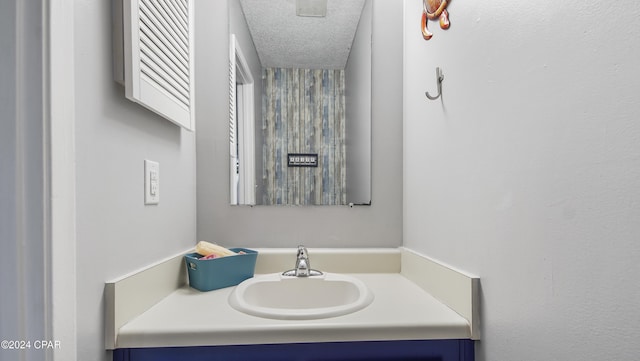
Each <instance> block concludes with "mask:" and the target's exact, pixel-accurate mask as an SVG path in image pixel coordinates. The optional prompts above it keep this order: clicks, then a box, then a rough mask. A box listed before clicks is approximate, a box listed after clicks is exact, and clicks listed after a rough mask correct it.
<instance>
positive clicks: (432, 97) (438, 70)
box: [424, 68, 444, 100]
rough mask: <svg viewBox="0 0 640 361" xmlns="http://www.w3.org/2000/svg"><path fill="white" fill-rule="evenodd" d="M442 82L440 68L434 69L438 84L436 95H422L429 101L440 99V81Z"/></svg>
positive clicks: (427, 93) (442, 76)
mask: <svg viewBox="0 0 640 361" xmlns="http://www.w3.org/2000/svg"><path fill="white" fill-rule="evenodd" d="M443 80H444V75H443V74H442V70H441V69H440V68H436V81H437V82H438V95H436V96H435V97H434V96H431V95H429V92H425V93H424V94H425V95H426V96H427V98H429V99H431V100H436V99H438V98H440V96H441V95H442V81H443Z"/></svg>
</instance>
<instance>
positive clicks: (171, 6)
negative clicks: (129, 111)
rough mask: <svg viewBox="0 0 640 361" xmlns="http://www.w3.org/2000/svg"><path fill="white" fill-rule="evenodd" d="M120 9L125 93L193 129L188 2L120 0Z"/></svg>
mask: <svg viewBox="0 0 640 361" xmlns="http://www.w3.org/2000/svg"><path fill="white" fill-rule="evenodd" d="M123 10H124V53H125V54H124V55H125V69H124V71H125V77H124V78H125V95H126V97H127V98H128V99H130V100H132V101H134V102H137V103H139V104H141V105H143V106H144V107H146V108H148V109H150V110H152V111H154V112H156V113H158V114H160V115H162V116H163V117H165V118H167V119H169V120H170V121H172V122H174V123H176V124H178V125H180V126H182V127H184V128H186V129H188V130H193V129H194V128H195V121H194V115H195V108H194V98H195V97H194V89H195V87H194V56H193V54H194V49H193V48H194V36H193V0H125V1H124V6H123Z"/></svg>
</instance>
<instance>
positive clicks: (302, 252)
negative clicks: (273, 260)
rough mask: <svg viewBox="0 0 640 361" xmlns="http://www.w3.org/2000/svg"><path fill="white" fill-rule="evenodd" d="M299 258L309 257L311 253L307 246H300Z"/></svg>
mask: <svg viewBox="0 0 640 361" xmlns="http://www.w3.org/2000/svg"><path fill="white" fill-rule="evenodd" d="M297 257H298V259H300V258H309V255H308V254H307V248H306V247H305V246H302V245H300V246H298V256H297Z"/></svg>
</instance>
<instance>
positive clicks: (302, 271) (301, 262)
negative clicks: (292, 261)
mask: <svg viewBox="0 0 640 361" xmlns="http://www.w3.org/2000/svg"><path fill="white" fill-rule="evenodd" d="M321 274H322V272H320V271H317V270H314V269H311V263H310V262H309V255H308V253H307V249H306V248H305V246H298V255H297V256H296V268H294V269H292V270H288V271H285V272H283V273H282V275H283V276H295V277H309V276H319V275H321Z"/></svg>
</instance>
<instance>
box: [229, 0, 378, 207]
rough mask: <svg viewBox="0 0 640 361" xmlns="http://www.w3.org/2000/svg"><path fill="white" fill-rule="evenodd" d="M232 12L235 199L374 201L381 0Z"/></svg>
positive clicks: (239, 4)
mask: <svg viewBox="0 0 640 361" xmlns="http://www.w3.org/2000/svg"><path fill="white" fill-rule="evenodd" d="M229 9H230V11H229V24H230V33H231V34H232V35H231V38H230V52H229V60H230V62H229V74H230V84H229V85H230V86H229V96H230V97H229V99H230V106H229V111H230V118H229V119H230V122H229V123H230V124H229V130H230V137H229V139H230V160H231V161H230V170H231V173H230V174H231V179H230V184H231V187H230V201H231V204H249V205H253V204H260V205H348V204H367V205H368V204H371V12H372V9H371V1H370V0H232V1H230V6H229Z"/></svg>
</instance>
